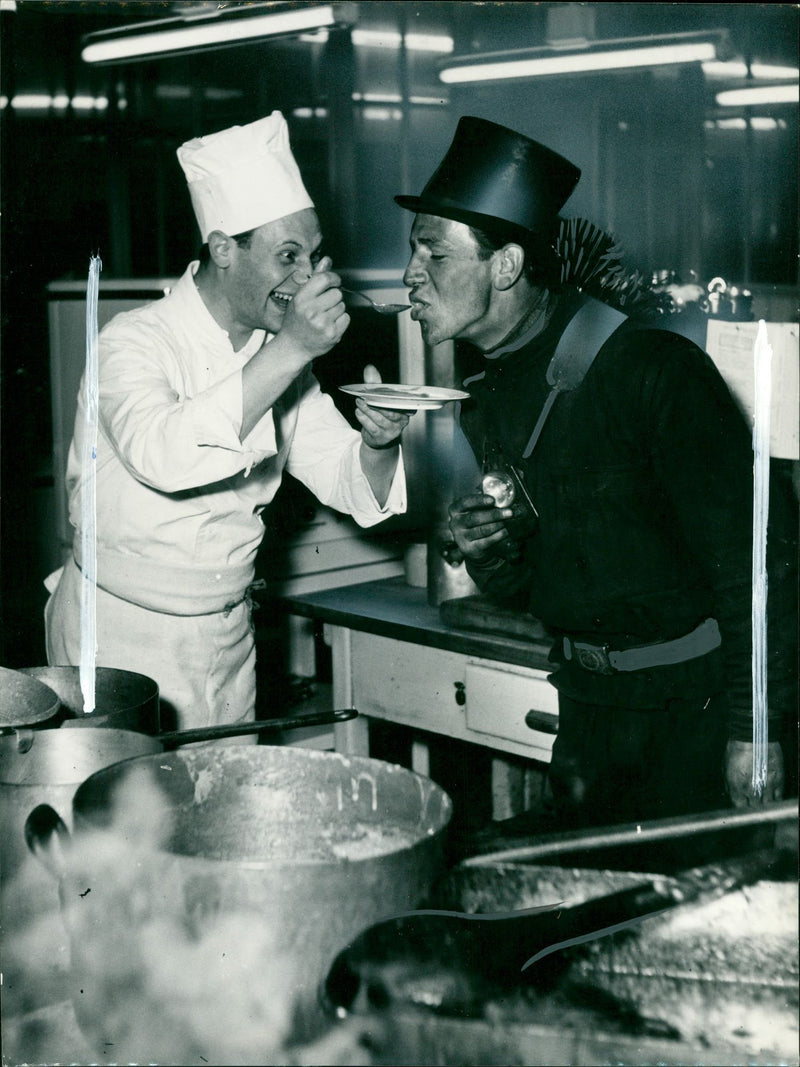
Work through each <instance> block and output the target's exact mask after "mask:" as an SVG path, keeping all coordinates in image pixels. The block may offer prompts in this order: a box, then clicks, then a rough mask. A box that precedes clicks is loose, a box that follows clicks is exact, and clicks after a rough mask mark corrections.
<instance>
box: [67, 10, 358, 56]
mask: <svg viewBox="0 0 800 1067" xmlns="http://www.w3.org/2000/svg"><path fill="white" fill-rule="evenodd" d="M261 6H262V5H255V4H253V5H248V7H247V13H246V14H234V15H230V13H229V9H226V8H220V10H219V13H217V14H214V15H211V16H208V15H205V16H204V17H200V16H193V15H183V16H180V17H179V18H171V19H161V20H159V21H156V22H143V23H139V24H138V25H136V26H131V27H128V28H127V29H125V30H123V31H118V30H111V31H109V30H104V31H102V32H100V33H93V34H89V35H88V36H87V37H86V38H84V41H83V49H82V51H81V57H82V59H83V60H84V62H86V63H126V62H130V61H131V60H134V59H141V58H143V57H158V56H162V55H167V54H170V55H175V54H177V53H182V52H193V51H197V50H199V49H203V48H220V47H223V46H225V45H233V44H240V43H241V42H242V41H249V40H257V39H260V38H264V37H277V36H288V35H292V34H299V33H301V32H303V31H308V30H312V29H315V28H319V27H323V26H335V25H338V24H349V23H350V22H351V21H353V20H354V19H355V9H354V7H353V5H352V4H349V3H343V4H324V5H318V6H313V7H294V8H286V9H284V10H278V11H275V10H272V11H270V12H268V13H259V14H253V11H254V10H255V9H256V8H260V7H261Z"/></svg>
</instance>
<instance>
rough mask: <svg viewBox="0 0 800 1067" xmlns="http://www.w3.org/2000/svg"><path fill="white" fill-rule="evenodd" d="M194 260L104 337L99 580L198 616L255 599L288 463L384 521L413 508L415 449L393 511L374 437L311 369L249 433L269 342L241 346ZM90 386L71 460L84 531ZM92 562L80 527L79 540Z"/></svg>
mask: <svg viewBox="0 0 800 1067" xmlns="http://www.w3.org/2000/svg"><path fill="white" fill-rule="evenodd" d="M197 266H198V264H197V262H194V263H191V264H190V265H189V267H188V268H187V270H186V272H185V273H184V275H183V277H182V278H181V279H180V280H179V281H178V283H177V284H176V286H175V288H174V289H173V290H172V291H171V292H170V293H169V295H167V296H165V297H164V298H163V299H161V300H157V301H155V302H154V303H151V304H148V305H146V306H144V307H141V308H136V309H134V310H132V311H127V312H123V313H122V314H119V315H117V316H116V317H115V318H114V319H113V320H112V321H111V322H110V323H108V324H107V325H106V327H105V328H104V329H103V330H102V331H101V334H100V338H99V348H98V360H99V422H100V425H99V432H98V445H97V458H96V460H95V471H96V492H97V519H96V528H97V584H98V586H100V587H102V588H103V589H105V590H107V591H108V592H110V593H113V594H114V595H115V596H118V597H121V598H122V599H125V600H128V601H130V602H132V603H134V604H138V605H140V606H143V607H146V608H148V609H150V610H155V611H162V612H167V613H170V614H180V615H182V614H185V615H196V614H205V613H209V612H215V611H221V610H223V609H224V608H225V607H226V606H227V605H229V604H231V603H233V602H235V601H237V600H239V599H241V597H242V595H243V593H244V590H245V589H246V587H247V585H248V584H249V583H250V582H251V581H252V578H253V567H254V560H255V556H256V552H257V550H258V546H259V544H260V542H261V539H262V537H263V533H264V527H263V523H262V521H261V518H260V514H261V512H262V511H263V509H264V507H265V506H266V505H267V504H268V503H269V502H270V501H271V500H272V499H273V497H274V496H275V494H276V492H277V490H278V487H279V485H280V482H281V476H282V472H283V470H284V468H285V469H286V470H288V471H289V473H290V474H292V475H294V476H295V477H296V478H297V479H298V480H299V481H301V482H303V483H304V484H305V485H306V486H307V487H308V488H309V489H310V490H311V491H312V492H313V493H314V495H315V496H316V497H317V498H318V499H319V500H320V501H321V502H322V503H323V504H326V505H330V506H331V507H333V508H335V509H337V510H338V511H343V512H346V513H348V514H350V515H352V516H353V517H354V518H355V520H356V521H357V522H358V523H359V525H361V526H365V527H366V526H371V525H373V524H375V523H377V522H379V521H380V520H381V519H384V518H386V517H388V516H389V515H392V514H398V513H401V512H403V511H405V508H406V495H405V475H404V471H403V463H402V455H401V457H400V459H399V461H398V469H397V472H396V474H395V478H394V481H393V484H392V487H391V491H390V494H389V498H388V500H387V502H386V504H385V506H383V507H380V506H379V505H378V503H377V501H376V499H375V496H374V494H373V493H372V490H371V488H370V485H369V482H368V481H367V479H366V476H365V475H364V473H363V471H362V469H361V464H360V460H359V450H360V445H361V435H360V433H359V432H358V431H356V430H354V429H353V428H352V427H351V426H350V425H349V424H348V423H347V421H346V419H344V417H343V416H342V415H341V414H340V413H339V412H338V411H337V410H336V408H335V406H334V404H333V401H332V400H331V398H330V397H329V396H327V395H326V394H324V393H322V392H321V390H320V388H319V384H318V383H317V380H316V378H315V377H314V375H313V373H312V371H311V369H310V367H309V368H307V369H306V370H305V371H304V372H303V373H302V374H301V375H300V376H299V377H298V378H297V379H296V381H295V382H294V383H293V384H292V385H291V386H290V387H289V388H288V389H287V390H286V392H285V393H284V394H283V396H282V397H281V398H280V399H279V400H278V401H277V402H276V404H275V405H274V407H273V408H272V409H271V410H270V411H268V412H267V413H266V414H265V415H264V416H263V418H262V419H261V420H260V421H259V422H258V423H257V424H256V426H255V427H254V428H253V429H252V430H251V432H250V433H249V434H248V435H247V437H246V438H245V439H244V441H240V440H239V431H240V427H241V422H242V368H243V367H244V365H245V364H246V363H247V362H248V361H249V359H250V358H251V357H252V356H253V355H254V353H255V352H257V351H258V349H259V348H260V347H261V345H262V344H263V343H264V340H265V336H266V335H265V334H264V332H263V331H260V330H259V331H255V332H254V333H253V335H252V337H251V339H250V340H249V342H248V343H247V345H246V346H245V347H244V348H242V349H240V350H239V351H238V352H235V351H234V350H233V347H232V345H231V342H230V339H229V337H228V334H227V332H226V331H225V330H223V329H222V328H221V327H220V326H219V325H218V324H217V322H216V321H215V319H214V318H213V316H212V315H211V313H210V312H209V311H208V309H207V308H206V306H205V304H204V303H203V301H202V299H201V297H200V294H199V292H198V290H197V287H196V285H195V283H194V273H195V271H196V270H197ZM85 431H86V414H85V405H84V397H83V389H81V393H80V398H79V403H78V411H77V416H76V421H75V434H74V437H73V441H72V446H71V448H70V453H69V459H68V464H67V487H68V490H69V497H70V520H71V522H72V524H73V525H74V526H75V528H76V531H80V527H81V482H82V477H83V475H82V471H81V456H82V454H83V439H84V433H85ZM75 553H76V559H77V562H78V564H79V565H80V563H81V558H80V536H79V534H78V535H77V536H76V538H75Z"/></svg>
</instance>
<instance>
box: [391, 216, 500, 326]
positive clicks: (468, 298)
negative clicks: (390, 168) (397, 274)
mask: <svg viewBox="0 0 800 1067" xmlns="http://www.w3.org/2000/svg"><path fill="white" fill-rule="evenodd" d="M479 252H480V249H479V247H478V244H477V242H476V240H475V238H474V237H473V235H472V233H471V232H470V229H469V227H468V226H466V225H465V224H464V223H461V222H454V221H453V220H452V219H443V218H440V217H439V216H438V215H417V216H416V218H415V219H414V225H413V226H412V228H411V259H410V260H409V263H408V266H407V267H406V271H405V274H404V275H403V282H404V284H405V285H407V286H408V288H409V289H410V290H411V293H410V297H409V299H410V300H411V317H412V319H416V320H417V321H418V322H419V324H420V328H421V330H422V336H423V338H424V339H425V341H426V342H427V343H428V344H430V345H436V344H439V343H440V342H441V341H445V340H448V339H450V338H456V337H460V338H464V339H466V340H469V341H473V342H475V343H476V344H480V343H481V339H482V338H483V335H484V325H485V319H486V316H487V313H488V311H489V305H490V300H491V294H492V268H491V258H489V259H481V258H480V256H479Z"/></svg>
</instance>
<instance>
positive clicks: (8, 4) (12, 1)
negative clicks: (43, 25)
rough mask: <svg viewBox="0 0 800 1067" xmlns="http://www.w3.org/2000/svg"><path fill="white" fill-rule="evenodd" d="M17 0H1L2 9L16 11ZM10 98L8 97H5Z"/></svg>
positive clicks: (0, 9) (0, 8) (0, 7)
mask: <svg viewBox="0 0 800 1067" xmlns="http://www.w3.org/2000/svg"><path fill="white" fill-rule="evenodd" d="M16 10H17V0H0V11H16ZM4 99H8V97H4Z"/></svg>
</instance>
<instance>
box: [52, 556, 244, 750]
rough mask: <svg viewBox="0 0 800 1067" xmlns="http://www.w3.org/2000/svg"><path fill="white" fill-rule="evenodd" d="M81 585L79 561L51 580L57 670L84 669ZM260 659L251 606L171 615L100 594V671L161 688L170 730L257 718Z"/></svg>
mask: <svg viewBox="0 0 800 1067" xmlns="http://www.w3.org/2000/svg"><path fill="white" fill-rule="evenodd" d="M81 582H82V577H81V572H80V571H79V570H78V567H77V566H76V565H75V563H74V562H72V561H70V562H69V563H68V564H67V565H66V566H65V567H64V568H63V569H62V570H61V571H57V572H56V573H55V574H52V575H50V577H49V578H48V580H47V583H46V584H47V587H48V589H50V590H52V595H51V596H50V598H49V599H48V601H47V604H46V605H45V633H46V640H47V662H48V663H49V664H51V665H53V666H56V665H71V666H78V665H79V664H80V655H81V647H80V646H81V632H80V588H81ZM56 583H57V584H56ZM255 659H256V655H255V642H254V639H253V632H252V629H251V623H250V607H249V605H248V603H247V602H246V601H243V602H242V603H240V604H237V605H236V607H234V608H233V609H232V610H231V611H230V612H229V613H228V614H227V615H226V614H225V612H221V611H220V612H215V613H213V614H210V615H166V614H162V613H160V612H157V611H148V609H147V608H142V607H139V606H138V605H136V604H131V603H129V602H128V601H126V600H122V599H120V598H119V597H116V596H112V595H111V594H110V593H107V592H105V591H104V590H103V589H98V590H97V656H96V664H97V666H98V667H116V668H118V669H120V670H126V671H135V672H136V673H138V674H144V675H146V676H147V677H148V678H152V679H153V680H154V681H155V682H157V684H158V688H159V694H160V701H161V707H162V722H164V723H165V724H166V725H167V727H168V728H169V726H170V720H172V721H174V722H175V724H176V728H177V729H191V728H194V727H200V726H212V725H216V724H218V723H231V722H239V721H248V720H252V719H253V718H254V716H255V696H256V686H255ZM171 709H174V716H173V715H172V714H171Z"/></svg>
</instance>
